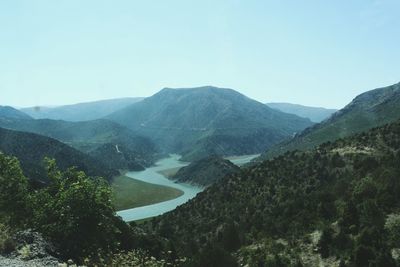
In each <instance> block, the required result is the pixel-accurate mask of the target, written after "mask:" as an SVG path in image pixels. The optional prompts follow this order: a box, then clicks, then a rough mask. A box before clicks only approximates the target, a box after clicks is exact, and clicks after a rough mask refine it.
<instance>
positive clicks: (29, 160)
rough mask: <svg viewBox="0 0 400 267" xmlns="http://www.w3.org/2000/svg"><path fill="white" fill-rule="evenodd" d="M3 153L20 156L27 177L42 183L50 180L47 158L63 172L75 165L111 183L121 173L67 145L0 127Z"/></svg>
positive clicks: (0, 142)
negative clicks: (52, 160)
mask: <svg viewBox="0 0 400 267" xmlns="http://www.w3.org/2000/svg"><path fill="white" fill-rule="evenodd" d="M0 151H1V152H3V153H5V154H8V155H12V156H15V157H17V158H18V159H19V160H20V162H21V166H22V169H23V171H24V174H25V175H26V176H27V177H28V178H31V179H33V180H34V181H35V182H37V183H40V184H43V183H46V181H47V174H46V171H45V168H44V164H43V159H44V157H50V158H55V159H56V161H57V164H58V166H59V167H60V168H61V169H62V170H65V169H67V168H69V167H72V166H76V167H77V168H78V169H79V170H82V171H84V172H86V173H87V174H88V175H90V176H102V177H104V178H106V179H108V180H110V179H111V178H112V176H114V175H117V174H118V171H116V170H115V169H111V168H108V167H107V166H106V165H104V164H103V163H102V162H100V161H97V160H95V159H93V158H92V157H90V156H87V155H85V154H84V153H82V152H80V151H78V150H76V149H74V148H72V147H70V146H68V145H66V144H63V143H61V142H59V141H57V140H55V139H52V138H49V137H45V136H41V135H38V134H33V133H25V132H19V131H12V130H7V129H3V128H0Z"/></svg>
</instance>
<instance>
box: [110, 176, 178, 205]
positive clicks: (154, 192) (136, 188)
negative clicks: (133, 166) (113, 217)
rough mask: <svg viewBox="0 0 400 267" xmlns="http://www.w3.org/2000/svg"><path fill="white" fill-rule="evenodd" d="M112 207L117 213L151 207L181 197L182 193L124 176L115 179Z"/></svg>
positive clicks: (174, 189)
mask: <svg viewBox="0 0 400 267" xmlns="http://www.w3.org/2000/svg"><path fill="white" fill-rule="evenodd" d="M111 187H112V189H113V191H114V200H113V205H114V207H115V209H116V210H117V211H119V210H125V209H131V208H136V207H141V206H146V205H151V204H155V203H159V202H163V201H167V200H171V199H174V198H177V197H180V196H182V195H183V191H182V190H179V189H177V188H172V187H169V186H163V185H156V184H151V183H147V182H143V181H139V180H136V179H134V178H131V177H128V176H126V175H121V176H118V177H115V178H114V179H113V181H112V184H111Z"/></svg>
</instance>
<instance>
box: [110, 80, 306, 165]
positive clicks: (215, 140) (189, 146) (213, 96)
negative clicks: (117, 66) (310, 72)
mask: <svg viewBox="0 0 400 267" xmlns="http://www.w3.org/2000/svg"><path fill="white" fill-rule="evenodd" d="M107 118H108V119H111V120H113V121H116V122H118V123H120V124H122V125H124V126H126V127H129V128H131V129H132V130H134V131H137V132H138V133H140V134H142V135H144V136H147V137H150V138H152V139H153V141H154V142H155V143H156V144H158V145H160V147H162V148H163V149H164V151H165V152H169V153H180V154H183V160H187V161H193V160H196V159H200V158H202V157H205V156H207V155H210V154H216V155H242V154H256V153H259V152H260V151H263V150H265V149H267V148H268V147H270V146H271V145H273V144H276V143H277V142H279V141H282V140H283V139H284V138H286V137H288V136H292V135H293V134H294V133H296V132H299V131H301V130H302V129H304V128H306V127H308V126H310V125H312V123H311V122H310V121H309V120H308V119H303V118H300V117H297V116H294V115H290V114H286V113H283V112H280V111H277V110H274V109H271V108H269V107H267V106H266V105H264V104H262V103H259V102H257V101H255V100H252V99H249V98H247V97H246V96H244V95H242V94H240V93H238V92H236V91H234V90H231V89H222V88H216V87H211V86H207V87H199V88H190V89H170V88H165V89H163V90H161V91H160V92H158V93H156V94H155V95H153V96H151V97H148V98H146V99H144V100H143V101H141V102H138V103H135V104H132V105H130V106H128V107H126V108H124V109H122V110H119V111H117V112H115V113H113V114H111V115H109V116H108V117H107Z"/></svg>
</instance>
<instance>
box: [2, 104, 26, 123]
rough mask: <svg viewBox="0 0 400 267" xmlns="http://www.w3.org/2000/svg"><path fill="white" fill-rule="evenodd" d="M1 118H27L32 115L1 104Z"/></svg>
mask: <svg viewBox="0 0 400 267" xmlns="http://www.w3.org/2000/svg"><path fill="white" fill-rule="evenodd" d="M0 119H25V120H30V119H32V117H30V116H29V115H27V114H25V113H23V112H21V111H19V110H17V109H15V108H13V107H10V106H0Z"/></svg>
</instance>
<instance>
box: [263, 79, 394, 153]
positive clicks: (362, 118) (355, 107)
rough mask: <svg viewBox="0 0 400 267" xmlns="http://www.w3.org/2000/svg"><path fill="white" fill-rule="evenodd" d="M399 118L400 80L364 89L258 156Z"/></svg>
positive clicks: (314, 143) (305, 146) (309, 145)
mask: <svg viewBox="0 0 400 267" xmlns="http://www.w3.org/2000/svg"><path fill="white" fill-rule="evenodd" d="M399 118H400V83H398V84H395V85H392V86H388V87H383V88H379V89H375V90H372V91H368V92H365V93H363V94H361V95H359V96H357V97H356V98H355V99H354V100H353V101H352V102H351V103H350V104H348V105H347V106H346V107H344V108H343V109H341V110H339V111H337V112H336V113H334V114H333V115H332V116H331V117H330V118H329V119H328V120H325V121H323V122H321V123H319V124H316V125H314V126H313V127H310V128H308V129H306V130H304V131H303V132H302V133H300V134H298V135H296V136H295V137H294V138H293V139H291V140H288V141H285V142H282V143H280V144H277V145H276V146H274V147H271V148H270V149H269V150H267V152H266V153H264V154H263V155H262V156H261V158H264V159H265V158H271V157H273V156H276V155H280V154H282V153H284V152H286V151H290V150H295V149H299V150H305V149H310V148H313V147H315V146H317V145H319V144H322V143H324V142H327V141H334V140H337V139H339V138H343V137H346V136H349V135H352V134H355V133H359V132H362V131H365V130H368V129H371V128H373V127H376V126H380V125H383V124H385V123H389V122H393V121H395V120H397V119H399Z"/></svg>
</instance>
